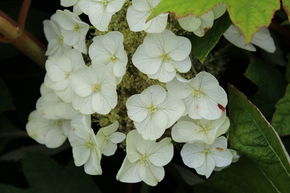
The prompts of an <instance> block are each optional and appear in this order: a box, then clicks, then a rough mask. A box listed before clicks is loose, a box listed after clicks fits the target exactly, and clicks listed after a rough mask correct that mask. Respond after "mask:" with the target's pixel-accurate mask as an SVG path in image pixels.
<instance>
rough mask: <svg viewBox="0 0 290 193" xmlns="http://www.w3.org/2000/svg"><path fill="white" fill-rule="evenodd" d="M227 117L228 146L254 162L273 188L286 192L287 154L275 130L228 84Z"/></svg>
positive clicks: (289, 170) (288, 186) (289, 173)
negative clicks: (228, 123)
mask: <svg viewBox="0 0 290 193" xmlns="http://www.w3.org/2000/svg"><path fill="white" fill-rule="evenodd" d="M229 117H230V120H231V127H230V130H229V131H230V132H229V134H230V144H231V148H234V149H236V150H237V151H238V152H239V153H241V154H242V155H245V156H247V157H248V158H250V159H251V160H252V161H253V162H254V163H255V164H256V166H257V167H258V168H259V169H260V170H261V172H262V174H263V175H264V176H265V178H266V179H267V180H268V181H269V183H271V184H272V186H273V189H274V190H275V191H274V192H279V193H287V192H289V190H290V183H289V180H290V165H289V155H288V154H287V152H286V150H285V148H284V146H283V144H282V142H281V140H280V138H279V136H278V134H277V133H276V131H275V130H274V128H273V127H272V126H271V125H270V123H268V122H267V120H266V119H265V118H264V117H263V115H262V114H261V112H260V111H259V110H258V108H257V107H256V106H254V105H253V104H252V103H251V102H250V101H248V99H247V97H246V96H245V95H243V94H242V93H241V92H240V91H238V90H237V89H236V88H234V87H233V86H229Z"/></svg>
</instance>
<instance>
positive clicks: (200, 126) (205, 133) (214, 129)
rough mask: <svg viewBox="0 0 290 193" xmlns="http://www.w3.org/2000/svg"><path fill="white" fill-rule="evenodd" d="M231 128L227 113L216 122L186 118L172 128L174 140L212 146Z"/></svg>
mask: <svg viewBox="0 0 290 193" xmlns="http://www.w3.org/2000/svg"><path fill="white" fill-rule="evenodd" d="M229 127H230V121H229V118H228V117H227V116H226V115H225V113H224V114H223V115H222V116H221V117H220V118H219V119H216V120H206V119H198V120H193V119H190V118H184V119H181V120H179V121H178V122H177V123H176V124H175V125H174V127H173V128H172V133H171V136H172V139H173V140H174V141H176V142H179V143H195V142H203V143H206V144H212V143H213V142H214V140H215V139H216V138H217V137H219V136H221V135H222V134H224V133H225V132H227V130H228V129H229Z"/></svg>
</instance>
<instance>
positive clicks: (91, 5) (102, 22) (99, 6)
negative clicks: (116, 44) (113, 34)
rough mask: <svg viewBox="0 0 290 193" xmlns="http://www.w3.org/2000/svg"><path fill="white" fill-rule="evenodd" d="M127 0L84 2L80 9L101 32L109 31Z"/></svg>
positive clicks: (80, 4) (90, 0)
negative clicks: (111, 22)
mask: <svg viewBox="0 0 290 193" xmlns="http://www.w3.org/2000/svg"><path fill="white" fill-rule="evenodd" d="M124 3H125V0H82V1H80V2H79V4H78V5H79V7H80V9H81V10H82V11H83V12H84V13H85V14H86V15H88V16H89V19H90V22H91V23H92V24H93V26H95V27H96V28H97V29H98V30H100V31H108V26H109V24H110V21H111V18H112V16H113V15H114V14H115V13H116V12H118V11H120V10H121V8H122V7H123V5H124Z"/></svg>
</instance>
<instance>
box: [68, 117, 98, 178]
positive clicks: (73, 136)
mask: <svg viewBox="0 0 290 193" xmlns="http://www.w3.org/2000/svg"><path fill="white" fill-rule="evenodd" d="M71 127H72V129H71V132H70V135H69V142H70V144H71V146H72V152H73V158H74V163H75V165H76V166H82V165H84V168H85V172H86V173H87V174H90V175H101V174H102V168H101V158H102V153H101V151H100V147H99V146H98V145H97V139H96V135H95V133H94V131H93V129H92V128H91V117H90V116H84V115H81V116H78V117H75V119H73V120H72V122H71Z"/></svg>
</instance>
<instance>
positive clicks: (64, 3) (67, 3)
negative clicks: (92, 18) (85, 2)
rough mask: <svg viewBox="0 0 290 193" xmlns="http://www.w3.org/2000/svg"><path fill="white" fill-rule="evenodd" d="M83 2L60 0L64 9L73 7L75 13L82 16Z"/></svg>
mask: <svg viewBox="0 0 290 193" xmlns="http://www.w3.org/2000/svg"><path fill="white" fill-rule="evenodd" d="M80 1H82V0H60V5H61V6H63V7H72V6H73V12H74V13H76V14H78V15H80V14H81V13H82V11H81V9H80V7H79V2H80Z"/></svg>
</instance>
